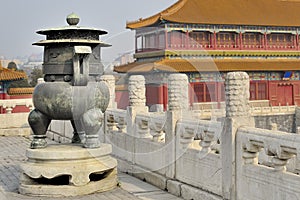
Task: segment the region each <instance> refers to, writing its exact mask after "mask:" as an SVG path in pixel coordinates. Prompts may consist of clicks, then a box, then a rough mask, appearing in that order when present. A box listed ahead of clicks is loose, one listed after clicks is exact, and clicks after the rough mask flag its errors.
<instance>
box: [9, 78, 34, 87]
mask: <svg viewBox="0 0 300 200" xmlns="http://www.w3.org/2000/svg"><path fill="white" fill-rule="evenodd" d="M24 87H31V85H29V83H28V79H23V80H18V81H13V82H11V83H10V85H9V88H24Z"/></svg>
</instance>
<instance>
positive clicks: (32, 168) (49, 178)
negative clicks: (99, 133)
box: [19, 144, 118, 197]
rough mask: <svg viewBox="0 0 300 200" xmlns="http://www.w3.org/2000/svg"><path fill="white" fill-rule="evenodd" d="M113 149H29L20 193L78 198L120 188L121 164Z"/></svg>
mask: <svg viewBox="0 0 300 200" xmlns="http://www.w3.org/2000/svg"><path fill="white" fill-rule="evenodd" d="M111 152H112V148H111V145H109V144H101V147H100V148H95V149H85V148H82V146H80V145H49V146H47V147H46V148H44V149H28V150H27V152H26V155H27V157H28V160H27V161H26V162H25V163H23V164H21V169H22V174H21V178H20V187H19V191H20V193H21V194H26V195H32V196H49V197H63V196H78V195H86V194H91V193H95V192H104V191H108V190H111V189H113V188H115V187H116V186H117V181H118V180H117V169H116V167H117V161H116V159H114V158H112V157H111V156H110V153H111Z"/></svg>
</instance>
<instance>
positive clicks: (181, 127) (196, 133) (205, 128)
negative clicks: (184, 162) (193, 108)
mask: <svg viewBox="0 0 300 200" xmlns="http://www.w3.org/2000/svg"><path fill="white" fill-rule="evenodd" d="M176 130H177V133H176V134H177V135H179V137H180V144H181V145H182V146H181V147H182V148H183V149H186V148H188V146H190V145H192V147H195V144H193V142H195V141H196V142H198V145H199V150H200V152H201V153H209V152H212V151H213V152H217V153H219V152H220V134H221V131H222V126H221V123H220V122H217V121H206V120H190V119H189V120H185V119H182V120H179V121H178V122H177V129H176ZM196 146H197V145H196ZM196 148H197V147H196Z"/></svg>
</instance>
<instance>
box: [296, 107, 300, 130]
mask: <svg viewBox="0 0 300 200" xmlns="http://www.w3.org/2000/svg"><path fill="white" fill-rule="evenodd" d="M295 125H296V127H300V107H296V109H295Z"/></svg>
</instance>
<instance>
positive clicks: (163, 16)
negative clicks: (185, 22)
mask: <svg viewBox="0 0 300 200" xmlns="http://www.w3.org/2000/svg"><path fill="white" fill-rule="evenodd" d="M186 2H187V0H179V1H178V2H176V3H175V4H173V5H171V6H170V7H168V8H167V9H165V10H163V11H162V12H160V13H158V14H156V15H153V16H150V17H147V18H145V19H142V18H141V19H139V20H137V21H132V22H127V23H126V28H128V29H137V28H141V27H145V26H149V25H152V24H155V23H157V22H158V21H160V20H167V18H168V16H169V15H172V14H173V13H175V12H177V11H178V10H179V9H180V8H182V7H183V6H184V4H185V3H186Z"/></svg>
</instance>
